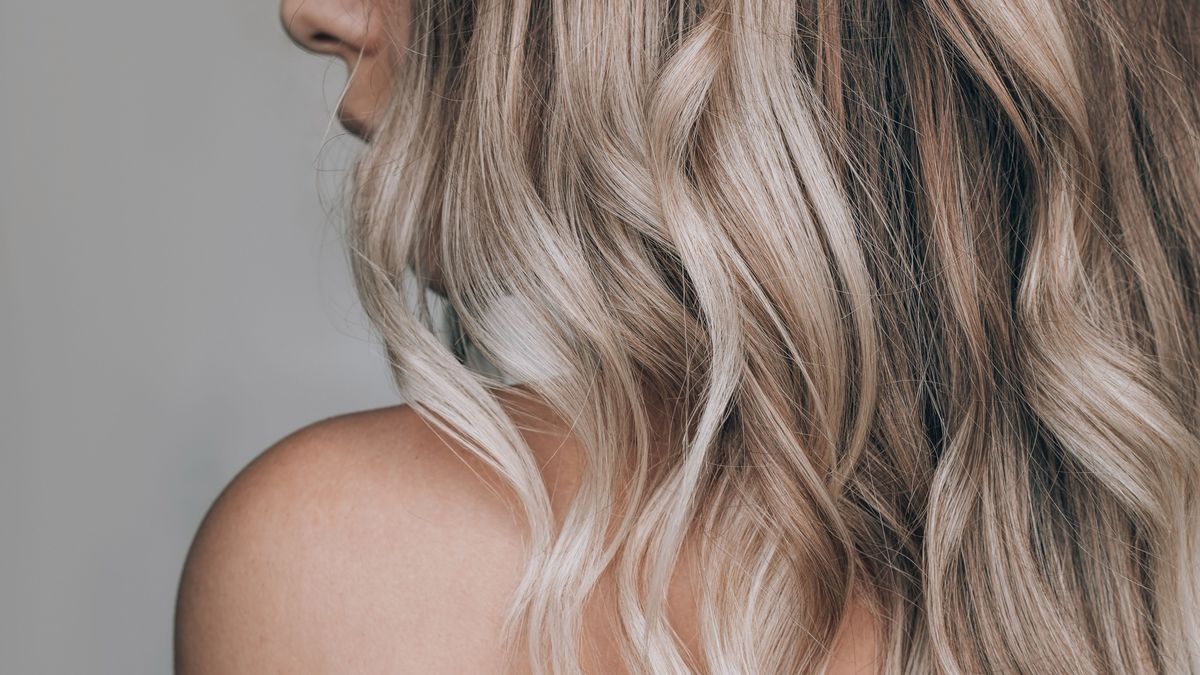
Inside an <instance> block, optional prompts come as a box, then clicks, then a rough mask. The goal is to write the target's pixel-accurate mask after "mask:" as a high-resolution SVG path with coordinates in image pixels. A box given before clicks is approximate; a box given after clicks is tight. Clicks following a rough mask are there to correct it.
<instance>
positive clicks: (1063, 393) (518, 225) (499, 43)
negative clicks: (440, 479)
mask: <svg viewBox="0 0 1200 675" xmlns="http://www.w3.org/2000/svg"><path fill="white" fill-rule="evenodd" d="M412 4H413V6H412V16H411V21H412V24H411V40H410V42H409V43H408V45H407V48H406V50H405V51H404V53H402V54H400V55H399V57H398V62H399V63H398V74H397V76H396V78H395V80H396V82H395V88H396V94H395V96H394V100H393V101H392V103H391V105H390V107H389V108H388V110H387V112H386V113H385V114H384V117H383V121H382V124H381V125H380V128H379V131H378V132H377V134H376V135H375V137H374V139H373V140H374V142H373V144H372V145H371V147H370V148H369V149H368V150H367V151H365V153H364V155H363V157H362V159H361V162H360V164H359V165H358V167H357V170H356V172H355V184H354V186H355V190H354V198H353V207H352V211H353V214H352V215H353V218H352V224H351V226H350V232H349V239H350V245H351V250H352V260H353V266H354V270H355V275H356V279H357V283H358V288H359V292H360V295H361V297H362V300H363V303H364V305H365V307H366V309H367V311H368V313H369V316H370V317H371V319H372V321H373V323H374V324H375V325H376V327H377V328H378V330H379V332H380V333H381V335H382V338H383V340H384V342H385V344H386V347H387V351H388V354H389V356H390V358H391V360H392V362H393V366H394V371H395V376H396V378H397V381H398V382H399V383H400V385H401V386H402V387H403V389H404V390H405V391H406V392H407V393H408V395H409V396H410V397H411V402H412V405H413V407H414V408H416V410H417V411H418V412H420V413H421V414H422V416H424V417H426V418H427V419H428V420H429V421H430V422H431V423H433V424H436V425H437V426H438V428H440V429H442V430H443V431H445V432H446V433H447V434H450V435H451V436H452V437H453V438H455V439H456V440H457V441H458V442H460V443H461V444H462V445H463V446H464V447H466V448H467V449H469V451H470V452H472V453H474V454H477V455H478V456H479V457H480V458H482V459H483V460H484V461H485V462H486V463H487V464H488V465H489V466H490V467H491V468H492V469H494V470H495V472H496V473H497V474H498V475H499V476H501V477H502V478H503V479H504V480H505V481H507V483H508V484H510V485H511V488H512V491H513V494H514V495H515V496H516V498H517V499H519V502H520V505H521V507H522V508H523V509H524V515H525V516H526V517H527V519H528V523H529V526H528V532H529V538H528V550H529V557H528V567H527V569H526V571H525V574H524V577H523V579H522V581H521V583H520V586H519V588H518V589H517V591H516V594H515V597H514V599H513V604H512V608H511V613H510V615H509V618H508V623H507V632H506V637H507V640H508V644H509V645H510V646H511V647H512V650H511V653H512V654H518V653H519V654H523V655H524V656H523V657H522V658H525V657H527V658H528V661H529V663H528V664H527V667H528V668H531V669H532V670H533V672H539V673H540V672H556V673H570V672H578V671H579V665H578V654H579V653H580V652H579V650H580V638H581V626H582V616H583V612H582V609H583V607H584V604H585V602H586V601H587V600H588V597H589V595H590V594H591V593H592V592H593V589H594V588H595V587H596V585H597V581H598V580H599V579H601V578H602V575H608V574H611V575H612V578H613V579H614V582H613V583H614V588H615V589H616V592H615V600H614V601H613V604H614V606H615V609H614V612H613V613H614V614H615V616H614V617H613V618H614V620H615V622H616V625H617V626H618V627H619V631H618V632H619V636H618V639H619V644H620V645H621V647H622V652H623V656H624V660H625V663H626V665H627V667H628V668H629V669H630V670H631V671H632V672H652V673H680V672H691V671H694V670H706V671H708V672H715V673H783V672H812V671H816V670H819V669H820V668H821V667H822V666H823V664H825V663H826V661H827V659H828V655H829V653H830V642H831V640H832V638H833V636H834V635H835V634H836V630H837V628H838V626H839V625H840V623H841V620H842V617H843V615H844V614H845V612H846V611H847V608H848V607H849V606H850V603H851V602H852V601H853V600H855V599H856V598H862V599H864V601H865V602H867V603H869V606H870V607H871V608H872V611H873V613H874V614H875V616H876V617H877V619H878V622H879V625H880V626H881V631H882V632H881V633H880V637H879V640H878V642H879V644H880V645H881V650H880V656H879V658H880V659H881V663H883V665H884V670H885V671H886V672H888V673H926V672H944V673H979V672H989V673H1073V674H1075V673H1078V674H1085V673H1187V672H1192V673H1197V672H1200V590H1198V587H1200V504H1198V497H1200V495H1198V492H1197V490H1198V488H1197V485H1200V438H1198V435H1200V94H1198V92H1200V75H1198V69H1200V46H1198V44H1197V41H1198V37H1197V36H1200V7H1197V5H1196V3H1195V2H1194V1H1193V0H1186V1H1179V2H1150V1H1145V0H1087V1H1073V0H889V1H886V2H885V1H881V0H800V1H799V2H796V1H784V0H703V1H700V0H658V1H654V0H645V1H642V2H599V1H595V0H455V1H450V0H440V1H439V0H414V2H413V3H412ZM430 288H432V289H433V290H434V291H436V293H437V294H439V295H441V296H442V297H444V299H445V302H446V303H447V305H448V306H449V307H450V308H451V311H450V319H451V325H452V328H453V335H452V338H451V339H450V340H449V341H446V340H441V339H439V338H438V334H437V331H436V328H437V326H436V325H435V324H436V322H437V320H438V319H437V317H436V316H435V313H434V312H433V311H432V309H431V306H430V305H429V304H428V303H427V302H425V298H427V297H428V294H426V293H422V292H420V291H425V290H427V289H430ZM414 291H417V292H414ZM464 345H471V346H472V347H473V348H475V349H478V351H479V352H481V353H482V354H484V355H486V357H487V359H488V360H489V361H491V362H492V363H493V364H495V366H496V367H497V368H498V369H499V371H501V372H503V373H505V374H506V375H507V376H508V377H511V378H512V379H515V380H516V381H520V382H524V383H526V386H525V387H524V390H525V391H528V392H532V393H533V394H535V395H536V397H537V398H538V399H539V400H540V401H542V402H544V403H545V405H548V406H549V407H550V408H551V409H552V410H554V411H556V412H557V413H558V414H560V415H561V417H562V418H563V419H565V420H568V421H569V422H570V425H571V432H572V434H573V435H574V436H575V438H576V439H577V440H578V443H579V445H580V447H581V449H582V454H583V457H584V463H585V470H584V473H583V476H582V479H581V480H582V482H581V484H580V487H579V490H578V493H577V495H576V497H575V498H574V500H573V501H572V502H571V505H570V508H569V509H568V510H567V511H566V512H565V513H564V514H561V515H556V514H554V513H552V512H551V508H550V502H549V500H548V496H547V490H546V487H545V485H544V484H543V481H542V479H541V478H540V475H539V470H538V467H537V465H536V464H535V462H534V459H533V456H532V453H531V450H530V448H529V447H528V445H527V444H526V442H525V441H524V440H523V438H522V435H521V433H520V431H519V429H518V428H517V426H516V424H515V423H514V422H513V420H512V419H511V418H510V417H509V416H508V415H506V413H505V409H504V408H503V407H502V406H501V405H500V401H499V400H498V397H497V395H496V389H497V387H499V386H501V385H502V383H501V382H500V380H498V379H497V378H496V377H494V376H491V375H488V374H487V373H484V372H480V371H479V370H478V369H471V368H468V367H467V366H466V365H464V359H463V352H464ZM547 364H551V365H552V366H553V368H552V369H551V371H552V374H553V376H547V375H546V373H547ZM652 408H655V409H662V410H666V411H667V415H666V419H668V420H669V422H670V424H669V428H668V430H667V431H664V430H663V425H662V424H655V423H654V422H653V420H652V419H651V415H650V412H649V411H650V410H651V409H652ZM693 537H694V538H695V541H696V546H697V547H698V549H697V551H698V553H697V555H698V558H697V561H698V562H697V566H698V568H699V569H700V570H701V572H700V573H699V574H698V575H697V578H698V579H700V580H701V582H702V583H700V584H699V585H698V587H697V590H696V597H695V602H696V605H697V607H698V622H699V630H700V638H699V642H700V643H701V645H702V651H703V653H702V654H696V655H692V657H689V656H688V655H686V654H685V650H684V649H683V648H682V645H681V643H680V641H679V639H678V638H677V637H676V636H675V635H674V633H673V632H672V629H671V627H670V626H669V624H668V622H667V621H666V618H665V610H664V603H665V594H666V587H667V580H668V577H669V575H670V573H671V570H672V568H673V566H674V565H675V563H676V561H677V560H678V559H679V557H680V551H681V548H682V547H683V546H684V545H685V542H688V541H691V540H692V538H693ZM605 578H607V577H605Z"/></svg>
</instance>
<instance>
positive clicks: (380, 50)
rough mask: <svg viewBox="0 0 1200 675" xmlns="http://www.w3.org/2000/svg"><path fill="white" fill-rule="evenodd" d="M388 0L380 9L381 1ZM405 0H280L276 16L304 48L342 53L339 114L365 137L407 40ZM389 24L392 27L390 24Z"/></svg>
mask: <svg viewBox="0 0 1200 675" xmlns="http://www.w3.org/2000/svg"><path fill="white" fill-rule="evenodd" d="M383 1H386V2H388V3H389V4H388V6H387V7H386V10H387V12H388V14H387V15H385V14H384V9H385V8H384V7H383V5H382V4H381V2H383ZM408 12H409V0H281V2H280V6H279V18H280V21H281V22H282V23H283V27H284V30H286V31H287V33H288V35H289V36H290V37H291V38H292V40H293V41H294V42H295V43H296V44H297V45H298V46H300V47H301V48H302V49H304V50H306V51H310V52H313V53H315V54H327V55H330V56H336V57H338V58H340V59H342V60H343V61H344V62H345V63H346V66H347V68H348V71H349V81H348V82H347V84H346V88H345V92H344V94H343V96H342V100H341V102H340V104H339V105H338V110H337V116H338V119H339V120H340V121H341V122H342V126H344V127H345V128H346V130H347V131H349V132H350V133H352V134H354V135H355V136H358V137H359V138H362V139H363V140H369V139H370V137H371V135H372V132H373V130H374V128H375V125H376V124H377V120H378V117H379V113H380V111H381V110H382V109H383V106H384V105H386V104H387V100H388V97H389V96H390V95H391V89H392V75H393V73H392V69H393V65H392V64H393V63H394V62H395V56H396V54H397V51H398V50H399V49H402V48H403V47H404V45H405V44H406V43H407V40H408V35H407V30H408ZM389 29H390V30H389Z"/></svg>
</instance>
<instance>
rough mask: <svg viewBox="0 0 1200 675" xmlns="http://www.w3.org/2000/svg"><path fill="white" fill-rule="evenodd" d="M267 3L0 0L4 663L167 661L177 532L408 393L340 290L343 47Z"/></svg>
mask: <svg viewBox="0 0 1200 675" xmlns="http://www.w3.org/2000/svg"><path fill="white" fill-rule="evenodd" d="M276 17H277V8H276V5H275V3H273V2H272V1H271V0H105V2H87V1H84V0H65V1H58V2H39V1H37V0H0V673H4V674H6V675H8V674H21V673H72V674H73V673H121V674H126V673H131V674H132V673H165V672H168V671H169V669H170V648H171V645H170V642H171V618H172V610H173V604H174V593H175V586H176V583H177V581H178V575H179V571H180V566H181V565H182V562H183V557H184V554H185V552H186V548H187V545H188V543H189V541H190V539H191V536H192V534H193V532H194V530H195V527H196V525H197V524H198V523H199V520H200V518H201V516H202V515H203V513H204V510H205V509H206V508H207V507H208V505H209V503H210V502H211V500H212V499H213V497H215V495H216V494H217V492H218V491H219V490H220V488H221V487H222V486H223V485H224V484H225V483H226V482H227V481H228V480H229V479H230V478H231V477H232V476H233V475H234V473H236V471H237V470H238V469H239V468H241V467H242V466H243V465H244V464H245V463H246V462H247V461H249V460H250V459H251V458H252V457H253V456H254V455H256V454H257V453H259V452H261V451H262V450H263V449H264V448H266V447H267V446H269V445H270V444H271V443H273V442H274V441H275V440H277V439H279V438H280V437H282V436H284V435H286V434H287V433H289V432H290V431H292V430H294V429H296V428H297V427H300V426H303V425H305V424H307V423H310V422H312V421H315V420H317V419H321V418H323V417H327V416H330V415H333V414H337V413H341V412H346V411H349V410H354V409H360V408H368V407H376V406H381V405H388V404H391V403H394V402H396V400H397V396H396V394H395V393H394V391H393V389H392V386H391V383H390V380H389V379H388V374H387V370H386V367H385V364H384V362H383V359H382V357H381V356H380V349H379V348H378V346H377V344H376V342H375V340H374V338H373V337H372V336H371V333H370V331H369V329H368V328H367V327H366V322H365V320H364V319H363V317H362V315H361V312H360V310H359V308H358V304H357V301H356V300H355V298H354V295H353V292H352V289H351V287H350V284H349V281H348V277H347V272H346V265H345V256H344V253H343V250H342V244H341V241H340V239H339V234H338V227H339V226H338V224H337V223H338V215H337V214H338V208H339V205H340V201H341V198H340V194H341V192H340V186H341V185H342V183H343V179H344V176H345V170H346V169H348V168H349V166H350V164H351V160H352V158H353V155H354V153H355V152H357V151H358V146H357V145H356V143H355V142H354V141H353V140H351V139H349V138H347V137H346V136H345V135H344V134H343V132H342V131H341V130H340V129H339V128H338V127H336V125H335V126H333V127H330V126H329V120H330V116H331V113H332V110H333V107H334V105H335V103H336V99H337V96H338V94H339V92H340V88H341V85H342V83H343V81H344V72H345V71H344V68H343V66H342V65H341V64H340V63H338V62H333V61H331V60H329V59H325V58H321V57H316V56H312V55H307V54H303V53H301V52H299V51H298V50H297V49H296V48H295V47H293V46H292V45H291V44H290V42H288V41H287V39H286V38H285V37H284V35H283V33H282V31H281V28H280V26H279V22H278V19H277V18H276Z"/></svg>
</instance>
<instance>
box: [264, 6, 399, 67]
mask: <svg viewBox="0 0 1200 675" xmlns="http://www.w3.org/2000/svg"><path fill="white" fill-rule="evenodd" d="M371 18H372V17H371V16H370V7H369V2H368V0H282V2H281V3H280V5H279V19H280V21H282V22H283V28H284V30H286V31H287V33H288V35H289V36H291V38H292V41H293V42H295V43H296V44H297V45H299V46H300V47H301V48H302V49H305V50H308V51H310V52H315V53H317V54H330V55H333V56H340V57H342V58H344V59H345V60H346V61H347V62H348V63H353V62H355V61H356V60H358V59H359V58H360V57H362V56H369V55H371V54H373V53H374V52H376V51H378V49H379V47H380V43H381V41H382V31H381V30H380V27H379V26H378V25H372V23H375V24H378V23H380V22H379V21H375V22H372V21H371Z"/></svg>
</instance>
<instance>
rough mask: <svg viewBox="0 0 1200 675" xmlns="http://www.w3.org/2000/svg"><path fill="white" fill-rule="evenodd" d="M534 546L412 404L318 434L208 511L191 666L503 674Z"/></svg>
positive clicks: (189, 648) (185, 584) (196, 569)
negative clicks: (500, 666) (505, 632)
mask: <svg viewBox="0 0 1200 675" xmlns="http://www.w3.org/2000/svg"><path fill="white" fill-rule="evenodd" d="M519 541H520V533H519V531H518V528H517V521H516V519H515V518H514V516H513V514H512V512H511V511H510V510H509V509H508V508H506V505H505V504H504V503H502V502H501V501H500V499H499V498H498V496H497V495H496V494H495V493H494V492H493V491H491V490H489V489H487V487H485V486H484V485H483V484H482V482H481V480H480V478H479V473H478V470H477V469H473V468H469V467H468V466H467V464H466V463H464V462H463V461H461V460H460V459H459V458H458V457H456V456H455V455H454V453H453V452H452V451H451V450H450V449H449V448H448V447H447V446H446V445H445V444H444V443H443V442H442V441H440V440H439V439H438V438H437V436H436V435H435V434H432V433H431V432H430V430H429V429H428V428H427V427H425V425H424V423H423V422H422V421H421V420H420V419H419V418H418V417H417V416H416V415H415V413H413V412H412V411H411V410H408V409H407V408H395V409H388V410H385V411H372V412H370V413H361V414H359V415H355V416H348V417H343V418H335V419H333V420H327V421H325V422H322V423H319V424H317V425H314V426H312V427H308V428H306V429H304V430H302V431H300V432H297V433H296V434H293V435H292V436H290V437H288V438H287V439H284V440H283V441H281V442H280V443H278V444H276V445H275V446H274V447H272V448H271V449H270V450H268V451H267V452H265V453H264V454H263V455H262V456H260V457H259V458H258V459H256V460H255V461H254V462H252V463H251V464H250V466H248V467H247V468H246V469H245V470H243V471H242V473H241V474H239V475H238V477H237V478H236V479H234V481H233V482H232V483H231V484H230V485H229V487H227V488H226V490H225V491H224V492H223V493H222V495H221V496H220V497H219V498H218V500H217V501H216V503H215V504H214V505H213V507H212V508H211V509H210V511H209V513H208V515H207V516H206V517H205V520H204V522H203V524H202V525H201V527H200V530H199V532H198V533H197V535H196V538H195V541H194V542H193V545H192V548H191V550H190V552H189V554H188V559H187V563H186V564H185V567H184V573H183V577H182V579H181V582H180V589H179V598H178V606H177V609H176V670H177V671H178V672H180V673H214V674H216V673H270V672H289V673H293V672H295V673H303V672H332V671H337V672H343V671H348V670H349V671H364V670H370V671H381V670H386V671H388V672H443V671H450V672H467V671H470V672H484V671H489V670H495V669H496V664H497V663H498V661H497V659H498V656H499V641H498V639H499V626H500V621H501V619H502V618H503V611H504V609H505V606H506V602H507V598H508V594H509V592H510V590H511V588H512V586H513V585H514V583H515V580H516V577H517V575H518V573H519V570H520V565H521V552H520V547H519ZM477 561H487V564H485V565H480V564H478V562H477Z"/></svg>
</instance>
